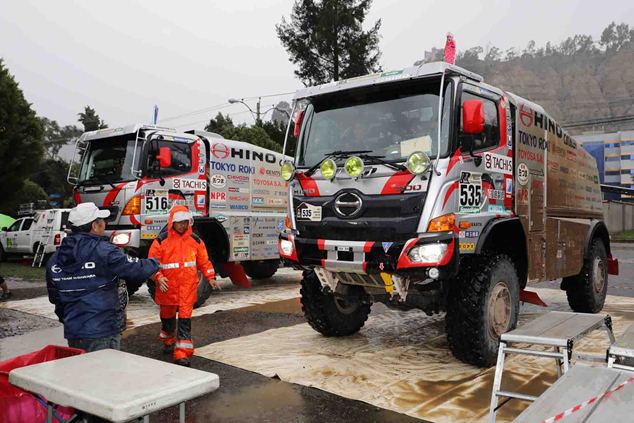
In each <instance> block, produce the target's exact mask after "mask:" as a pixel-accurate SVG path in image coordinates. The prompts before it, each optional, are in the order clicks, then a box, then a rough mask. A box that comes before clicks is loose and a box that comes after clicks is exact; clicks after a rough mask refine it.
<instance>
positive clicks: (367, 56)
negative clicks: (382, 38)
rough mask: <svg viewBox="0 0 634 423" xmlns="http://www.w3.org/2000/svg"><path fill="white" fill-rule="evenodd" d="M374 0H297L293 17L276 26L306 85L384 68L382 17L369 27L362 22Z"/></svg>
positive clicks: (296, 73) (300, 77)
mask: <svg viewBox="0 0 634 423" xmlns="http://www.w3.org/2000/svg"><path fill="white" fill-rule="evenodd" d="M371 4H372V0H296V1H295V4H294V5H293V10H292V12H291V17H290V21H288V22H287V21H286V19H285V18H282V22H281V23H280V24H279V25H276V26H275V29H276V31H277V36H278V38H279V39H280V41H281V42H282V45H283V46H284V48H285V49H286V51H287V52H288V53H289V55H290V56H291V62H293V63H294V64H296V65H297V66H298V69H297V70H295V75H297V76H298V77H299V79H300V80H301V81H302V83H303V84H304V85H306V86H309V85H316V84H322V83H325V82H330V81H333V80H334V81H338V80H339V79H341V78H351V77H354V76H359V75H365V74H368V73H372V72H378V71H380V70H381V67H380V66H379V58H380V56H381V53H380V51H379V29H380V28H381V20H380V19H379V20H378V21H376V22H375V23H374V25H373V26H372V27H371V28H370V29H369V30H367V31H364V30H363V27H362V25H363V22H364V20H365V17H366V15H367V13H368V10H369V9H370V5H371Z"/></svg>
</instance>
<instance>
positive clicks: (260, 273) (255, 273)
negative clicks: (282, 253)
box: [241, 260, 280, 279]
mask: <svg viewBox="0 0 634 423" xmlns="http://www.w3.org/2000/svg"><path fill="white" fill-rule="evenodd" d="M241 264H242V267H243V268H244V273H246V274H247V276H249V277H250V278H251V279H268V278H270V277H272V276H273V275H274V274H275V272H277V268H278V267H279V266H280V261H279V260H261V261H245V262H242V263H241Z"/></svg>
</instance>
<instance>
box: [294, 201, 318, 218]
mask: <svg viewBox="0 0 634 423" xmlns="http://www.w3.org/2000/svg"><path fill="white" fill-rule="evenodd" d="M295 218H296V219H297V220H310V221H311V222H321V206H313V205H311V204H306V203H302V204H300V205H299V206H298V207H297V212H296V213H295Z"/></svg>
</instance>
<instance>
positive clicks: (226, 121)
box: [205, 112, 234, 134]
mask: <svg viewBox="0 0 634 423" xmlns="http://www.w3.org/2000/svg"><path fill="white" fill-rule="evenodd" d="M225 127H230V128H233V127H234V125H233V121H232V120H231V118H230V117H229V115H226V116H224V115H223V114H222V113H220V112H218V114H217V115H216V117H215V118H212V119H210V120H209V123H208V124H207V126H205V131H207V132H215V133H216V134H222V131H223V130H224V129H225Z"/></svg>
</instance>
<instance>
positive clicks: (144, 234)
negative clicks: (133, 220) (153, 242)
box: [141, 232, 158, 239]
mask: <svg viewBox="0 0 634 423" xmlns="http://www.w3.org/2000/svg"><path fill="white" fill-rule="evenodd" d="M157 236H158V234H157V233H156V232H141V239H154V238H156V237H157Z"/></svg>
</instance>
